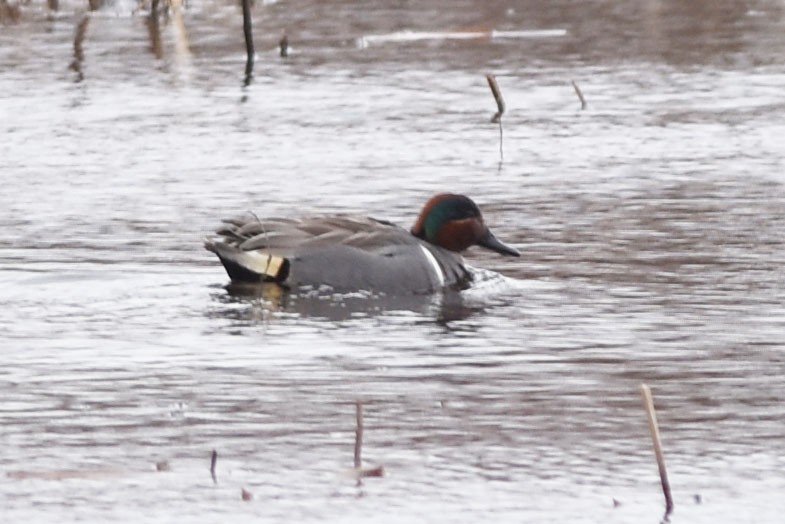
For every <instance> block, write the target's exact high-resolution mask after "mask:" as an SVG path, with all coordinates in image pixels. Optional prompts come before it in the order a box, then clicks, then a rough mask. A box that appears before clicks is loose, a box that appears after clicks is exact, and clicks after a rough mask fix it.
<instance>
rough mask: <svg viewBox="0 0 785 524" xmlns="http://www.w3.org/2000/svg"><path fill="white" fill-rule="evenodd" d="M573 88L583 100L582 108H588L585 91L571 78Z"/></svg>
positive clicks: (579, 98)
mask: <svg viewBox="0 0 785 524" xmlns="http://www.w3.org/2000/svg"><path fill="white" fill-rule="evenodd" d="M571 82H572V88H573V89H574V90H575V94H576V95H578V100H580V101H581V109H586V99H585V98H583V93H582V92H581V88H580V87H578V84H576V83H575V80H571Z"/></svg>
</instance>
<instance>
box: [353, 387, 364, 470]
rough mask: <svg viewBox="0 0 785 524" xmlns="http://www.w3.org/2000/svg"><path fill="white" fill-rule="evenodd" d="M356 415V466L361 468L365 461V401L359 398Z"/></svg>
mask: <svg viewBox="0 0 785 524" xmlns="http://www.w3.org/2000/svg"><path fill="white" fill-rule="evenodd" d="M355 417H356V419H357V426H356V427H355V429H354V467H355V469H358V470H359V469H360V468H362V463H363V459H362V453H363V403H362V402H360V401H359V400H358V401H357V403H356V410H355Z"/></svg>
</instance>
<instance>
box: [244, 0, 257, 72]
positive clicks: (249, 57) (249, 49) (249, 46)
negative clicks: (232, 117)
mask: <svg viewBox="0 0 785 524" xmlns="http://www.w3.org/2000/svg"><path fill="white" fill-rule="evenodd" d="M242 4H243V33H244V34H245V52H246V60H245V84H246V85H248V84H250V83H251V76H252V75H253V57H254V48H253V28H252V27H251V0H242Z"/></svg>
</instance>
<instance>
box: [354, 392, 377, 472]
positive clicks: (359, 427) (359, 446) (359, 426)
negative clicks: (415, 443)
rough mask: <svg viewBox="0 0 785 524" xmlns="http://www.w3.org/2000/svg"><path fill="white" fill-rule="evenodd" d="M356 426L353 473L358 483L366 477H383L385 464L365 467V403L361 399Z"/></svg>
mask: <svg viewBox="0 0 785 524" xmlns="http://www.w3.org/2000/svg"><path fill="white" fill-rule="evenodd" d="M355 419H356V427H355V430H354V469H353V470H352V471H351V475H352V476H353V477H354V478H356V479H357V485H358V486H359V485H360V484H361V479H363V478H364V477H383V476H384V466H381V465H379V466H371V467H368V468H364V467H363V464H362V463H363V459H362V453H363V404H362V402H360V401H359V400H358V401H357V402H356V404H355Z"/></svg>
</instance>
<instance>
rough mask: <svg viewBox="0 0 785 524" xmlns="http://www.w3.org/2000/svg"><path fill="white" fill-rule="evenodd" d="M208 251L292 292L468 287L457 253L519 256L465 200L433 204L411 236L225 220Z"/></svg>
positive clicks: (246, 278) (231, 267)
mask: <svg viewBox="0 0 785 524" xmlns="http://www.w3.org/2000/svg"><path fill="white" fill-rule="evenodd" d="M216 234H217V237H216V238H211V239H208V240H207V241H205V247H206V248H207V249H208V250H210V251H212V252H213V253H215V254H216V255H218V258H219V259H220V260H221V263H222V264H223V265H224V267H225V268H226V272H227V273H229V277H230V278H231V279H232V281H233V282H248V283H258V282H276V283H279V284H281V285H283V286H286V287H289V288H301V287H303V286H310V287H314V288H320V287H321V286H329V287H330V288H332V289H333V290H335V291H339V292H346V291H356V290H369V291H377V292H384V293H392V294H400V293H430V292H433V291H436V290H439V289H442V288H445V287H458V288H460V287H465V286H467V285H468V284H469V283H470V282H471V279H472V274H471V272H470V271H469V270H468V269H467V268H466V266H465V265H464V263H463V259H462V257H461V256H460V255H459V254H458V253H459V252H461V251H463V250H464V249H466V248H468V247H469V246H472V245H478V246H482V247H485V248H488V249H490V250H492V251H496V252H497V253H500V254H502V255H509V256H516V257H517V256H520V253H519V252H518V251H517V250H515V249H513V248H512V247H510V246H507V245H505V244H503V243H502V242H500V241H499V240H498V239H497V238H496V237H495V236H494V235H493V233H491V231H490V230H489V229H488V227H487V226H486V225H485V222H484V221H483V218H482V214H481V213H480V209H479V208H478V207H477V204H475V203H474V202H473V201H472V200H471V199H469V198H468V197H465V196H463V195H455V194H452V193H442V194H439V195H436V196H434V197H432V198H431V199H430V200H428V202H426V204H425V206H424V207H423V209H422V211H421V212H420V216H419V217H418V218H417V222H416V223H415V224H414V227H412V229H411V231H406V230H405V229H403V228H400V227H398V226H396V225H394V224H391V223H390V222H386V221H383V220H376V219H373V218H360V217H351V216H343V215H340V216H322V217H313V218H307V219H283V218H278V219H266V220H259V219H258V218H257V217H256V216H254V215H253V214H247V215H245V216H241V217H236V218H231V219H226V220H224V221H223V226H222V227H221V228H219V229H218V230H217V231H216Z"/></svg>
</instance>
